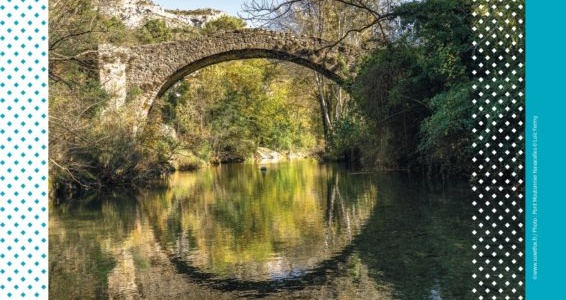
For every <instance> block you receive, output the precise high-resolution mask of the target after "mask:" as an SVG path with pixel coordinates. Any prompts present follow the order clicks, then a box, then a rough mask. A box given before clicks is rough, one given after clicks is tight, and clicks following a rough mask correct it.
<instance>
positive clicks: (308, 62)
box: [97, 29, 362, 117]
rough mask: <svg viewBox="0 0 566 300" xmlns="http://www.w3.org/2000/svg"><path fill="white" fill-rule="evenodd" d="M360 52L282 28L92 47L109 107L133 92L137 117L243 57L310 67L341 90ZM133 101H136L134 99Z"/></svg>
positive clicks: (112, 106)
mask: <svg viewBox="0 0 566 300" xmlns="http://www.w3.org/2000/svg"><path fill="white" fill-rule="evenodd" d="M361 55H362V51H361V50H360V49H358V48H355V47H352V46H348V45H345V44H337V45H334V44H333V43H331V42H328V41H324V40H321V39H316V38H311V37H305V36H297V35H294V34H291V33H287V32H279V31H270V30H262V29H243V30H237V31H229V32H220V33H216V34H213V35H209V36H203V37H199V38H195V39H191V40H185V41H174V42H167V43H160V44H150V45H142V46H135V47H116V46H113V45H109V44H105V45H100V46H99V49H98V58H97V60H98V68H99V76H100V81H101V83H102V86H103V88H104V89H105V90H106V91H108V92H110V93H111V94H112V95H113V101H112V103H111V105H110V107H109V109H117V108H119V107H121V106H122V105H123V104H124V103H125V101H126V99H127V98H128V92H132V91H135V95H136V96H135V97H134V99H135V101H136V102H137V103H136V107H138V108H139V109H140V111H138V113H139V115H140V116H142V117H145V116H146V115H147V113H148V111H149V109H150V108H151V105H152V104H153V102H154V100H155V99H157V98H158V97H160V96H161V95H162V94H163V93H164V92H165V91H167V89H169V88H170V87H171V86H172V85H173V84H174V83H175V82H177V81H179V80H180V79H182V78H183V77H184V76H186V75H188V74H190V73H192V72H194V71H197V70H199V69H201V68H204V67H206V66H209V65H213V64H217V63H221V62H225V61H230V60H237V59H249V58H270V59H278V60H285V61H290V62H293V63H297V64H300V65H303V66H305V67H308V68H311V69H313V70H315V71H317V72H319V73H321V74H323V75H325V76H326V77H328V78H330V79H332V80H333V81H335V82H337V83H338V84H340V85H342V86H343V87H346V88H347V81H348V79H349V78H350V77H351V74H353V71H354V69H355V67H356V63H357V62H358V61H359V59H360V57H361ZM138 101H139V102H138Z"/></svg>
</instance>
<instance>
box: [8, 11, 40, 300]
mask: <svg viewBox="0 0 566 300" xmlns="http://www.w3.org/2000/svg"><path fill="white" fill-rule="evenodd" d="M47 28H48V25H47V0H2V1H1V2H0V299H47V295H48V292H47V281H48V280H47V266H48V257H47V251H48V247H47V214H48V212H47V206H48V205H47V203H48V202H47V187H48V184H47V159H48V158H47V141H48V137H47V110H48V109H47V93H48V91H47V90H48V88H47V78H48V71H47V66H48V64H47Z"/></svg>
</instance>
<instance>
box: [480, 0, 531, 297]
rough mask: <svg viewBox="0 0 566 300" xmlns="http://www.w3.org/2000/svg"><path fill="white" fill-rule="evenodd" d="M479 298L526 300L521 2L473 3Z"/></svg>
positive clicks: (497, 0)
mask: <svg viewBox="0 0 566 300" xmlns="http://www.w3.org/2000/svg"><path fill="white" fill-rule="evenodd" d="M473 2H474V4H475V9H474V14H473V16H474V24H475V25H474V27H473V28H472V29H473V31H474V36H475V40H474V42H473V46H474V49H475V51H474V55H473V59H474V60H475V65H476V68H475V70H474V71H473V75H474V76H475V77H476V78H477V80H476V84H475V85H474V87H473V88H474V95H475V99H474V100H473V104H474V107H475V113H474V114H473V116H472V117H473V118H474V120H475V128H474V129H473V137H474V141H473V144H472V146H473V147H474V150H475V151H474V152H475V156H474V158H473V162H474V163H475V165H476V170H475V172H474V173H473V174H472V175H473V178H474V185H473V187H472V189H473V190H474V192H475V193H476V195H477V199H476V200H475V201H474V202H473V203H472V204H473V205H474V207H475V209H476V212H475V214H474V216H473V221H474V224H475V228H474V230H473V232H472V233H473V235H474V236H475V237H476V242H475V243H474V245H473V250H474V254H475V255H474V260H473V264H474V266H476V267H477V269H476V271H475V272H474V274H473V276H472V277H473V278H472V280H473V282H474V286H473V290H472V292H473V293H474V295H475V298H476V299H480V300H483V299H524V297H525V296H524V291H525V289H524V278H525V271H524V245H525V243H524V236H525V235H524V233H525V230H524V217H525V216H524V196H523V193H524V170H523V167H524V165H523V163H524V80H523V76H524V36H523V33H524V1H518V0H473Z"/></svg>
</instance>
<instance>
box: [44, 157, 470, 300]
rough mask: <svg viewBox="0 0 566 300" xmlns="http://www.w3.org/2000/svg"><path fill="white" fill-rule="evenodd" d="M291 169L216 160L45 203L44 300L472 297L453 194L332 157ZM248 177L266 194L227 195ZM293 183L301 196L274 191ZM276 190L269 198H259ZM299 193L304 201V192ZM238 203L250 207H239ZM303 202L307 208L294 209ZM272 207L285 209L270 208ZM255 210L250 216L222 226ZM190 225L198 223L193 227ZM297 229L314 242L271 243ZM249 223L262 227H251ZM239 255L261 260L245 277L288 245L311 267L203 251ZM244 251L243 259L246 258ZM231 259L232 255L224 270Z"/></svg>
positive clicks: (285, 257) (465, 229)
mask: <svg viewBox="0 0 566 300" xmlns="http://www.w3.org/2000/svg"><path fill="white" fill-rule="evenodd" d="M311 167H313V166H311ZM293 168H296V169H295V170H285V172H289V173H290V176H289V177H287V178H285V176H283V175H281V174H278V171H277V170H275V166H272V167H271V168H270V170H269V172H270V173H268V174H267V175H266V176H265V177H262V175H261V174H260V172H259V171H258V172H254V171H257V170H254V169H253V168H249V169H248V170H246V169H245V168H243V169H237V168H236V169H230V168H223V169H221V170H216V171H212V170H211V171H210V172H211V173H210V174H208V175H207V174H204V176H203V174H202V173H200V174H197V176H179V177H178V178H177V182H173V183H172V187H171V189H167V190H161V191H159V192H156V193H151V194H150V193H145V194H142V195H141V196H139V201H135V199H133V198H132V197H131V196H126V197H121V196H117V197H114V198H112V199H106V198H104V197H102V200H101V199H83V200H80V201H79V200H76V201H74V202H71V203H69V204H60V205H57V206H53V207H51V208H50V209H51V212H50V224H49V226H50V265H49V266H50V298H53V299H107V298H109V299H214V300H220V299H235V298H238V297H257V296H262V297H265V299H411V300H412V299H429V298H430V297H431V295H433V294H437V295H440V296H441V297H442V299H459V300H460V299H464V300H465V299H471V297H470V295H469V292H470V290H471V289H470V288H469V286H468V282H469V278H470V276H471V274H470V273H471V272H470V270H471V266H470V262H471V254H470V253H469V252H470V251H469V250H470V249H471V248H470V245H469V243H467V240H466V239H465V238H463V237H466V236H467V233H469V232H470V231H471V229H470V228H469V225H468V224H467V220H469V219H470V216H469V214H468V213H467V212H466V211H465V210H464V209H463V207H462V205H461V204H460V203H459V202H457V201H456V202H455V203H454V200H453V199H457V197H460V195H448V194H447V195H438V196H437V195H436V194H431V193H430V192H424V191H423V190H422V189H421V188H420V187H417V186H414V185H411V184H408V183H407V182H408V181H407V180H401V181H396V180H390V178H391V176H387V177H379V176H375V175H372V176H373V177H374V179H377V180H373V181H372V180H371V178H369V176H365V175H363V176H360V175H352V174H346V173H344V172H342V171H339V170H336V169H333V168H331V167H320V168H319V167H316V168H317V169H318V171H316V172H318V173H316V172H315V171H313V170H310V171H309V170H305V169H308V168H303V169H302V168H297V167H293ZM309 168H310V167H309ZM309 172H314V173H309ZM222 173H224V174H222ZM258 174H259V175H258ZM227 175H229V176H230V177H237V178H233V179H230V180H231V183H229V184H227V183H222V181H225V180H228V182H229V181H230V180H229V179H225V178H223V176H227ZM245 176H248V180H247V181H251V182H248V183H249V184H250V185H253V186H255V188H249V191H251V192H252V194H253V193H256V192H257V193H260V194H261V193H263V194H265V196H260V197H259V198H258V199H260V200H258V201H255V202H254V201H246V199H247V198H246V197H244V196H243V195H246V194H245V193H243V195H240V196H238V197H228V196H229V195H231V194H233V191H234V189H236V187H238V186H239V185H242V184H245V183H246V180H244V179H242V177H245ZM238 177H239V178H238ZM308 177H312V178H313V179H308ZM375 177H377V178H375ZM250 178H252V179H253V178H255V179H253V180H252V179H250ZM372 182H373V183H372ZM293 185H297V188H298V190H299V192H298V194H299V195H301V196H300V197H298V198H293V197H291V198H285V195H287V194H286V193H276V192H274V191H273V190H274V189H275V190H276V189H278V188H281V189H283V188H285V189H288V188H290V187H292V186H293ZM376 186H377V187H378V188H379V194H377V188H376ZM242 189H243V190H248V187H246V186H243V187H242ZM253 191H256V192H253ZM198 195H205V196H203V197H197V196H198ZM218 195H220V196H218ZM272 196H275V197H276V200H269V199H267V198H265V197H272ZM307 196H308V197H310V199H311V200H305V199H304V198H306V197H307ZM222 197H225V198H222ZM446 198H448V199H451V200H449V201H444V200H443V199H446ZM375 199H378V201H379V205H375ZM107 200H108V201H107ZM254 205H255V206H254ZM263 205H265V206H266V207H262V206H263ZM374 206H375V209H373V208H374ZM238 207H239V208H242V207H244V208H245V209H247V210H250V211H251V212H250V214H249V215H248V214H245V213H240V214H238V213H237V209H239V208H238ZM305 209H313V210H310V211H308V213H306V212H302V210H305ZM277 210H279V211H281V215H279V216H274V215H271V216H269V214H272V213H274V212H277ZM285 210H287V211H285ZM296 210H298V211H299V212H298V213H296V214H294V213H293V212H294V211H296ZM372 211H373V212H372ZM252 212H253V213H252ZM313 212H316V213H313ZM259 216H263V217H265V218H268V220H278V221H279V223H278V225H277V226H267V227H266V224H268V225H269V222H265V221H262V220H261V218H259ZM253 217H256V220H255V221H254V222H255V224H254V222H248V223H244V224H241V225H240V226H241V228H234V229H230V228H229V226H232V224H234V223H235V222H238V221H240V220H243V219H245V218H253ZM209 218H210V219H209ZM224 218H226V219H224ZM278 218H279V219H278ZM207 220H212V221H214V222H217V223H218V224H219V225H215V224H211V223H209V222H207ZM285 222H287V223H291V224H286V223H285ZM308 222H311V223H313V224H314V225H313V226H314V227H312V228H313V229H312V230H313V231H315V229H316V230H319V229H321V230H322V231H320V232H319V233H318V237H314V238H313V237H312V236H313V235H314V234H315V233H314V232H311V233H309V232H308V228H307V230H305V232H304V233H302V232H300V229H301V228H299V227H300V226H304V224H308ZM293 223H295V224H293ZM297 224H298V225H297ZM197 225H198V226H201V227H191V226H197ZM254 226H255V227H254ZM276 227H277V230H275V228H276ZM280 227H281V228H283V229H281V228H280ZM293 228H298V230H299V232H297V233H294V234H296V235H294V236H293V238H295V239H305V240H308V239H311V238H312V240H309V241H310V244H308V243H305V242H304V241H305V240H303V241H301V242H297V243H296V244H290V245H291V246H290V248H291V250H289V251H287V252H277V251H281V250H280V249H281V248H282V247H283V245H281V241H280V240H279V241H278V240H277V238H280V239H281V236H279V234H289V233H293ZM252 229H253V230H257V232H258V234H257V235H255V236H254V234H250V233H249V231H250V230H252ZM211 238H219V240H217V242H218V244H212V243H210V242H209V241H208V240H207V239H211ZM239 238H242V239H243V238H247V239H248V240H243V241H242V242H241V243H242V244H239V245H238V244H235V241H234V240H233V239H239ZM254 238H256V239H257V240H255V241H254V240H253V239H254ZM273 240H275V241H276V242H273ZM283 241H284V240H283ZM313 241H314V242H313ZM207 242H208V243H210V244H206V243H207ZM199 243H204V244H202V245H204V247H209V248H205V250H206V251H208V252H206V253H207V254H208V255H209V256H201V257H203V261H200V264H197V263H194V261H193V260H192V257H190V255H192V252H191V251H193V249H194V248H195V247H196V246H200V245H201V244H199ZM246 243H249V244H246ZM216 245H218V249H217V248H215V247H216ZM265 245H267V246H269V247H270V248H268V247H267V246H265ZM222 247H224V248H222ZM231 247H232V248H231ZM256 247H259V249H256ZM187 250H188V251H187ZM238 251H240V252H238ZM269 251H272V252H271V253H276V254H277V255H278V256H277V258H279V260H274V256H270V255H271V253H270V252H269ZM240 254H242V255H249V256H248V257H247V258H246V257H245V256H243V257H244V259H249V260H250V261H252V260H253V259H258V260H259V261H260V262H259V263H256V264H255V265H254V264H253V263H249V266H250V267H249V268H250V269H240V270H243V271H241V273H239V274H240V275H241V276H242V278H249V277H246V276H252V275H253V276H258V275H257V274H261V273H262V272H263V270H262V269H261V268H262V267H263V265H261V264H262V263H263V264H267V265H269V266H270V267H271V268H276V267H279V268H282V266H274V264H276V263H283V267H284V262H285V263H286V262H289V261H292V259H295V256H296V255H304V256H308V257H311V258H312V261H307V262H306V263H311V265H306V263H305V265H306V267H309V266H311V268H309V270H308V272H303V273H297V275H300V276H297V277H295V278H289V279H286V280H262V281H253V280H242V279H232V280H230V279H219V278H217V277H214V276H215V274H214V273H211V272H212V271H214V269H213V268H212V267H209V265H206V264H211V263H217V261H212V262H211V261H209V260H206V259H208V258H209V257H211V259H216V260H220V259H226V258H230V259H234V260H235V259H241V258H240V257H235V258H234V257H232V256H231V255H234V256H236V255H240ZM327 254H328V255H327ZM187 255H189V256H187ZM253 255H258V256H256V257H253ZM325 255H327V256H325ZM264 257H266V258H267V259H265V260H264V261H263V262H262V261H261V259H263V258H264ZM244 259H242V260H241V261H242V264H244V263H247V262H246V261H245V260H244ZM236 262H238V261H236ZM223 266H225V265H222V264H220V267H223ZM189 267H191V268H192V269H190V270H185V269H183V268H189ZM229 268H230V265H229V264H228V267H226V269H224V270H228V271H230V269H229ZM219 269H220V268H219ZM220 271H223V269H220ZM246 272H247V273H246ZM254 272H255V273H254ZM187 275H188V276H187ZM234 277H236V276H234Z"/></svg>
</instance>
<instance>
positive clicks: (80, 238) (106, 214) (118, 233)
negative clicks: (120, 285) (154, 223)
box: [49, 195, 137, 299]
mask: <svg viewBox="0 0 566 300" xmlns="http://www.w3.org/2000/svg"><path fill="white" fill-rule="evenodd" d="M108 198H113V197H112V196H111V195H110V196H100V197H87V198H84V199H82V200H80V201H79V200H75V201H70V202H68V203H62V204H59V205H51V206H50V216H49V296H50V299H105V298H107V297H108V296H109V293H108V287H109V283H108V280H107V279H108V275H109V274H111V273H112V270H114V269H115V267H116V266H117V265H118V264H119V261H117V260H116V257H115V256H114V252H115V251H114V249H115V248H116V247H117V245H121V244H122V243H123V242H124V241H125V240H127V239H128V236H129V235H130V231H131V229H132V227H133V225H134V224H135V222H136V218H137V217H136V213H135V209H134V208H135V207H134V206H132V204H133V203H132V198H131V197H130V198H128V197H124V198H118V199H116V198H114V199H108ZM106 200H109V201H106ZM116 200H119V201H116Z"/></svg>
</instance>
